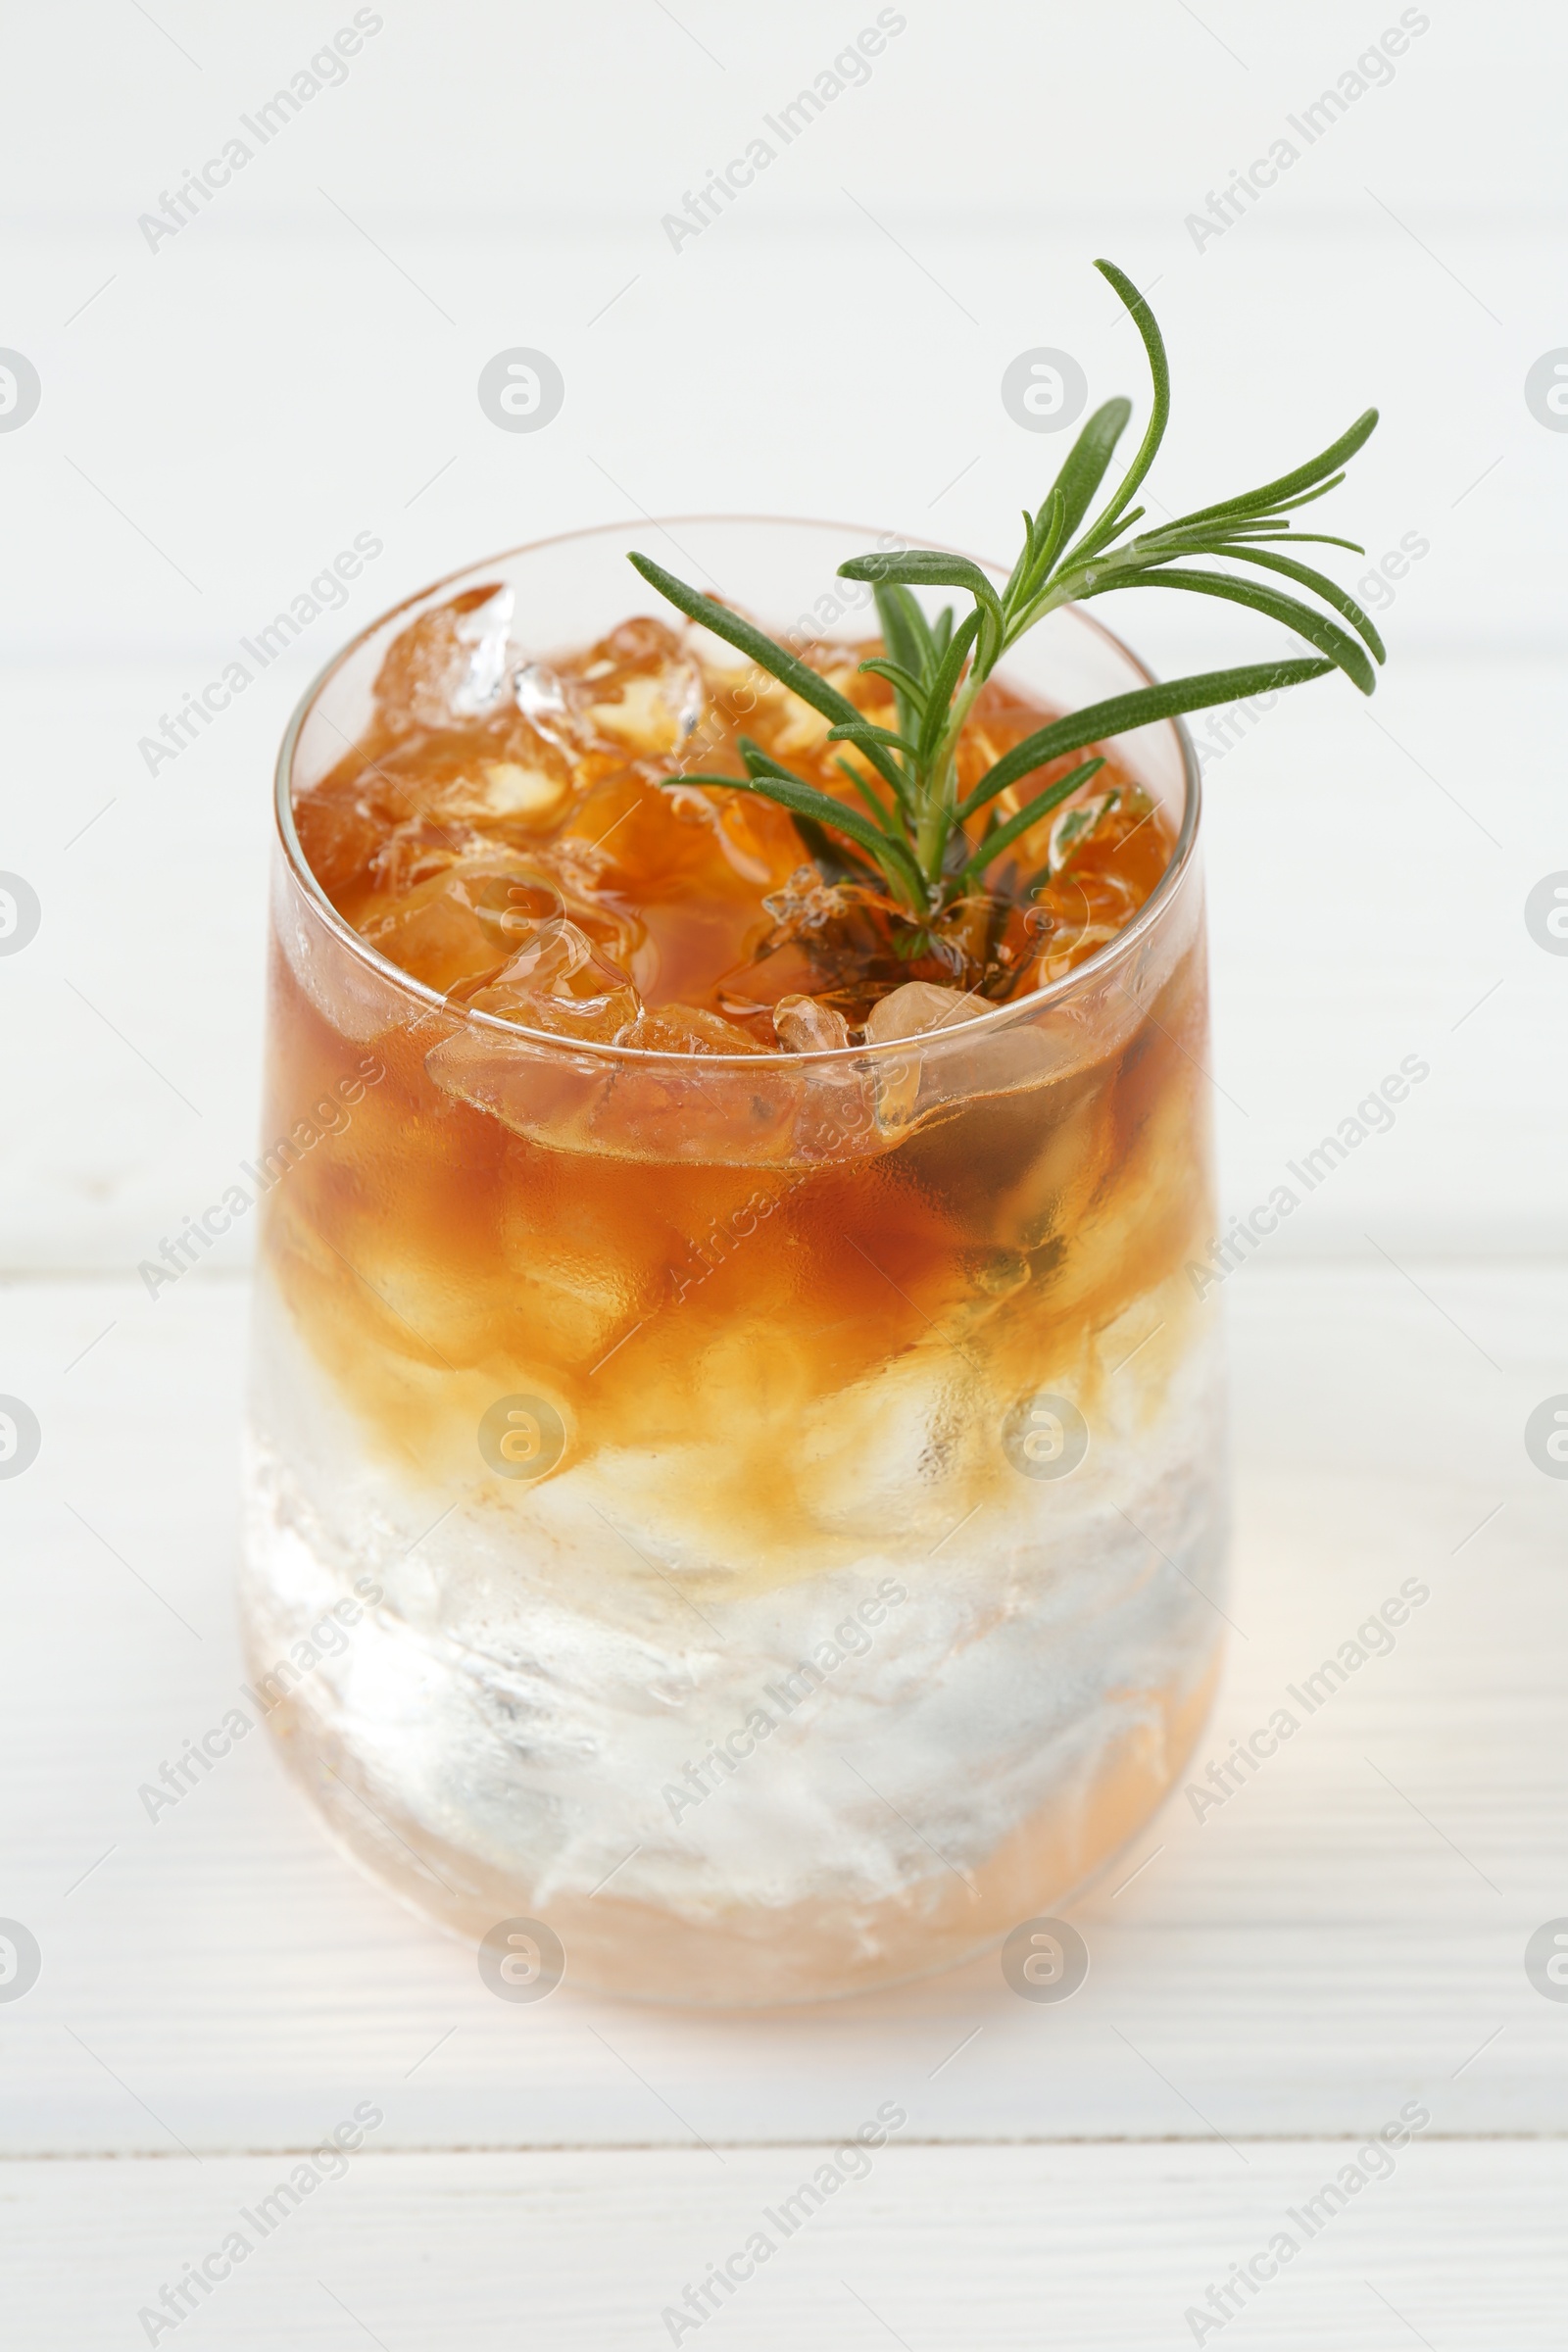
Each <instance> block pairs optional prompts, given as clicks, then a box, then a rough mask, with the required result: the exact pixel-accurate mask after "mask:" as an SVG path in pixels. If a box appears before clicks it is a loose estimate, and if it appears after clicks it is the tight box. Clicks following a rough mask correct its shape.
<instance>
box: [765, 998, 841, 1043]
mask: <svg viewBox="0 0 1568 2352" xmlns="http://www.w3.org/2000/svg"><path fill="white" fill-rule="evenodd" d="M773 1027H774V1030H775V1031H776V1033H777V1036H778V1042H779V1044H780V1045H781V1046H782V1047H783V1048H784V1051H785V1053H786V1054H831V1053H834V1052H835V1051H837V1050H838V1049H839V1048H840V1047H843V1046H847V1045H848V1044H849V1042H850V1024H849V1022H848V1021H847V1020H846V1019H845V1018H844V1015H843V1013H842V1012H838V1011H836V1010H835V1009H834V1007H833V1006H832V1005H823V1004H821V1003H819V1002H818V1000H817V999H816V998H815V997H780V999H779V1001H778V1003H777V1004H776V1005H774V1007H773Z"/></svg>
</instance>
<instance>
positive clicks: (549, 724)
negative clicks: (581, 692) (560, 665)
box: [512, 662, 573, 750]
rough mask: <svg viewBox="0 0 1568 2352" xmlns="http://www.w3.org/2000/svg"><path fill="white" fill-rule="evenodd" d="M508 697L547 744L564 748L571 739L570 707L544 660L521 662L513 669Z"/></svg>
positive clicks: (564, 692) (563, 691)
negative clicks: (510, 690) (510, 696)
mask: <svg viewBox="0 0 1568 2352" xmlns="http://www.w3.org/2000/svg"><path fill="white" fill-rule="evenodd" d="M512 697H513V700H514V702H515V704H516V706H517V709H518V710H519V711H521V712H522V715H523V717H524V718H525V719H526V720H527V721H528V724H529V725H530V726H531V727H534V728H537V730H538V732H539V733H540V734H541V735H543V736H544V737H545V738H546V740H547V741H548V742H550V743H554V744H557V745H559V746H560V747H561V749H562V750H566V749H567V748H568V747H569V745H570V743H571V740H572V734H573V729H572V724H571V711H570V707H569V705H568V704H567V701H566V691H565V688H564V686H563V685H562V683H561V680H560V678H559V677H557V675H556V673H555V671H554V670H553V669H552V668H551V667H550V666H549V664H548V663H547V662H523V663H522V664H521V666H520V667H519V668H518V669H517V670H515V672H514V675H513V680H512Z"/></svg>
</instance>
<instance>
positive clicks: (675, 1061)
mask: <svg viewBox="0 0 1568 2352" xmlns="http://www.w3.org/2000/svg"><path fill="white" fill-rule="evenodd" d="M691 523H751V524H766V525H768V526H769V527H772V528H785V529H790V530H831V531H843V532H845V533H854V534H857V535H863V536H866V537H872V538H874V537H875V536H877V533H876V529H875V526H874V525H871V524H867V523H852V522H829V521H826V520H824V519H821V518H819V517H817V516H814V515H743V514H732V515H713V514H709V515H649V516H647V517H645V527H646V528H648V529H650V530H661V529H662V528H663V527H664V526H665V525H666V524H691ZM634 527H635V526H634V525H632V524H630V523H626V522H597V523H589V524H586V525H584V526H582V527H581V528H579V529H576V530H570V531H552V532H551V533H550V534H549V536H548V537H546V538H543V539H528V540H523V541H522V542H520V543H519V544H518V545H516V546H515V547H507V548H502V549H501V550H499V552H498V553H496V554H495V555H491V556H481V557H480V558H479V559H478V560H477V561H476V562H474V563H471V564H460V565H459V566H458V567H457V569H456V570H453V571H448V572H443V573H442V574H441V576H440V577H439V578H438V579H434V580H431V581H430V582H429V583H428V584H427V585H426V586H425V587H423V588H417V589H415V590H414V591H413V592H412V593H411V594H410V595H408V596H405V597H402V598H400V599H399V601H398V602H397V603H396V604H393V605H388V606H386V607H385V608H384V609H383V610H382V611H381V612H379V613H376V614H374V615H373V617H372V618H371V619H369V620H368V621H367V622H366V624H365V626H364V627H363V628H362V629H359V630H357V631H356V632H355V634H354V635H353V636H352V637H351V638H350V639H349V640H348V641H347V643H346V644H344V645H342V646H340V647H339V648H338V650H337V652H336V653H335V654H333V655H332V656H331V658H330V660H328V661H327V662H323V664H322V665H321V667H320V668H319V670H318V671H317V672H316V674H315V676H314V677H313V678H311V680H310V681H309V683H308V684H307V685H306V687H305V689H304V691H303V692H302V694H301V696H300V699H299V701H298V702H297V703H296V704H295V706H294V709H293V711H291V712H290V714H289V719H288V724H287V725H286V726H285V728H284V730H283V738H282V741H281V743H280V744H279V746H278V753H277V766H276V770H275V780H274V789H273V801H272V814H273V820H274V822H275V824H276V827H277V835H278V841H279V844H280V846H281V848H282V851H283V856H284V858H285V860H286V863H287V865H288V868H289V871H290V873H291V874H292V876H293V878H294V880H295V881H296V882H297V883H298V884H299V885H300V887H301V888H302V889H303V891H304V893H305V896H306V898H307V899H308V900H309V901H311V902H312V904H313V905H314V907H315V909H316V912H317V914H318V915H319V918H320V920H321V921H322V922H323V923H324V924H325V925H326V928H327V929H328V930H329V931H330V932H332V933H333V935H334V936H335V937H336V939H337V940H338V942H339V943H340V945H342V946H343V947H346V948H347V949H348V950H349V952H350V954H351V955H352V956H354V957H355V958H356V959H357V960H358V961H359V962H360V963H362V964H364V965H365V966H367V967H368V970H369V971H370V972H371V973H372V974H373V975H374V977H375V978H377V979H378V980H380V981H382V982H383V983H385V984H386V985H388V986H390V987H392V988H393V989H395V990H396V991H397V992H398V993H399V994H400V995H403V996H406V997H409V998H412V999H413V1000H414V1001H415V1002H416V1004H417V1005H418V1006H419V1008H420V1009H419V1017H420V1018H423V1017H425V1016H426V1015H428V1014H429V1013H431V1012H444V1013H446V1014H447V1015H448V1016H449V1017H450V1018H451V1019H453V1020H454V1021H457V1022H459V1023H460V1024H462V1025H463V1026H465V1027H469V1028H473V1029H476V1030H478V1031H480V1032H481V1033H483V1034H488V1035H491V1036H494V1037H495V1038H496V1039H498V1040H500V1041H505V1040H508V1039H510V1040H512V1041H513V1042H518V1041H521V1042H524V1043H526V1044H527V1045H528V1046H530V1047H540V1046H543V1047H546V1048H548V1049H549V1050H550V1051H551V1052H552V1053H554V1054H568V1055H570V1056H572V1057H574V1058H582V1057H590V1058H592V1059H593V1060H599V1061H604V1062H607V1063H610V1064H614V1063H616V1062H624V1063H628V1064H630V1065H632V1066H634V1067H636V1068H643V1069H646V1068H649V1067H651V1066H654V1065H657V1064H665V1065H667V1066H668V1067H669V1068H670V1069H671V1070H672V1071H673V1070H675V1069H685V1070H687V1071H688V1072H689V1071H690V1069H691V1065H692V1063H693V1062H694V1061H696V1062H699V1063H700V1064H701V1065H702V1067H703V1068H704V1069H715V1068H716V1069H730V1070H745V1069H750V1070H754V1071H755V1070H757V1069H758V1066H759V1064H760V1063H762V1062H767V1063H769V1064H785V1065H790V1066H794V1067H802V1066H805V1065H808V1064H814V1065H823V1064H827V1065H831V1064H833V1063H835V1062H839V1063H850V1062H861V1063H863V1062H864V1061H865V1060H866V1059H867V1057H868V1056H869V1057H873V1058H876V1057H885V1056H907V1054H910V1053H911V1052H913V1051H919V1050H923V1049H925V1048H927V1047H929V1046H932V1045H935V1044H937V1043H939V1042H940V1043H941V1044H942V1045H944V1046H946V1045H947V1044H949V1042H950V1041H953V1042H956V1041H958V1040H975V1041H978V1040H979V1039H980V1038H982V1037H987V1036H990V1035H991V1034H992V1033H993V1032H995V1031H997V1030H999V1029H1003V1028H1005V1026H1006V1024H1007V1022H1008V1021H1009V1020H1012V1021H1016V1020H1018V1019H1019V1018H1020V1017H1022V1016H1023V1015H1024V1014H1025V1013H1026V1012H1029V1011H1036V1010H1044V1009H1047V1008H1049V1007H1051V1006H1053V1005H1059V1004H1061V1003H1063V1002H1065V1001H1066V999H1068V998H1069V997H1070V996H1071V995H1072V994H1073V993H1074V991H1075V990H1078V989H1081V988H1082V987H1083V986H1084V985H1085V984H1086V982H1087V983H1093V982H1094V981H1096V980H1098V979H1100V978H1102V977H1103V975H1104V974H1105V973H1106V972H1107V971H1108V970H1109V969H1110V967H1111V966H1112V965H1113V964H1115V963H1117V962H1121V961H1125V960H1126V958H1127V957H1128V956H1129V955H1131V954H1132V953H1133V952H1134V951H1135V950H1136V949H1137V948H1138V947H1139V946H1140V945H1141V944H1142V943H1143V941H1144V940H1145V939H1147V938H1148V936H1149V935H1150V933H1151V932H1152V931H1153V930H1154V929H1155V928H1156V927H1157V925H1158V924H1159V922H1160V920H1161V918H1162V917H1163V915H1164V913H1165V911H1166V909H1167V908H1168V907H1170V905H1171V904H1172V902H1173V901H1174V899H1175V896H1176V893H1177V891H1178V889H1179V888H1180V886H1181V884H1182V882H1183V880H1184V879H1185V877H1186V874H1187V871H1188V869H1189V867H1190V866H1191V864H1192V862H1193V858H1194V855H1195V853H1196V849H1197V844H1198V831H1199V821H1200V817H1201V809H1202V782H1201V771H1200V768H1199V764H1198V757H1197V754H1196V752H1195V751H1194V748H1193V741H1192V737H1191V735H1190V734H1189V733H1188V730H1187V726H1186V723H1185V721H1184V720H1183V719H1182V718H1181V717H1179V716H1177V717H1172V718H1164V719H1160V720H1158V721H1157V722H1156V724H1157V726H1159V727H1168V728H1170V730H1171V731H1172V733H1173V734H1174V736H1175V738H1176V745H1177V750H1178V752H1179V754H1180V757H1181V765H1182V784H1183V800H1182V818H1181V824H1180V826H1179V828H1178V830H1177V835H1176V843H1175V847H1174V848H1173V849H1172V851H1171V854H1170V857H1169V858H1168V860H1167V861H1166V865H1165V870H1164V872H1163V873H1162V874H1161V875H1160V877H1159V880H1158V881H1157V882H1156V883H1155V885H1154V887H1153V889H1152V891H1151V892H1150V894H1149V896H1148V898H1147V899H1146V900H1145V901H1144V903H1143V905H1142V906H1141V907H1139V909H1138V911H1137V913H1136V914H1135V915H1134V916H1133V918H1132V920H1131V921H1130V922H1128V923H1126V924H1124V925H1123V926H1122V928H1121V930H1119V931H1118V932H1117V933H1116V936H1115V937H1114V939H1107V940H1106V941H1105V942H1104V943H1103V945H1102V946H1101V947H1098V948H1096V949H1095V951H1094V953H1093V954H1092V955H1090V956H1085V957H1084V960H1083V962H1082V963H1077V964H1074V965H1073V967H1072V969H1071V970H1070V971H1067V972H1063V973H1062V974H1061V976H1060V978H1059V979H1056V980H1052V981H1049V982H1048V983H1047V985H1046V986H1045V987H1044V988H1036V989H1031V990H1030V992H1029V994H1028V995H1027V996H1022V997H1014V998H1010V999H1009V1000H1008V1001H1007V1002H1006V1003H1005V1004H1002V1005H987V1006H986V1007H985V1008H984V1010H982V1011H980V1012H974V1013H969V1014H967V1015H966V1016H965V1017H964V1018H963V1019H962V1020H961V1021H952V1022H948V1023H946V1024H945V1025H944V1026H943V1027H942V1028H940V1029H930V1030H922V1031H920V1032H919V1033H918V1034H917V1035H915V1036H913V1037H903V1038H883V1039H878V1040H870V1039H868V1040H867V1041H866V1043H865V1044H863V1045H859V1046H833V1047H829V1048H826V1049H824V1050H818V1051H812V1052H810V1053H805V1054H794V1053H790V1052H789V1051H788V1050H787V1049H786V1048H784V1047H782V1046H780V1047H778V1048H776V1049H772V1050H769V1049H765V1048H764V1049H763V1050H761V1051H760V1052H755V1053H751V1054H683V1053H678V1052H675V1051H672V1050H670V1049H666V1048H659V1049H654V1048H650V1047H646V1046H616V1045H609V1044H600V1043H598V1042H597V1041H594V1040H589V1039H578V1038H570V1037H562V1036H561V1035H560V1034H559V1033H558V1032H556V1031H555V1030H550V1029H528V1028H525V1027H524V1026H523V1025H522V1023H521V1022H519V1021H513V1020H506V1019H503V1018H502V1016H501V1015H500V1014H499V1013H493V1012H482V1011H480V1010H479V1009H478V1008H477V1007H475V1006H472V1005H454V1004H453V1003H452V1002H451V1000H450V999H449V998H448V997H446V996H445V995H443V994H442V992H441V991H440V990H439V989H435V988H431V987H429V986H428V985H427V984H426V983H425V982H424V981H422V980H417V979H416V978H415V977H414V975H413V973H412V972H406V971H405V970H404V969H403V967H402V965H401V964H397V963H394V962H393V961H392V960H391V958H390V956H383V955H382V954H381V953H380V951H379V950H378V949H376V948H374V947H372V946H371V944H370V942H369V941H368V939H367V938H365V936H364V934H363V933H362V932H359V931H356V930H355V928H354V926H353V924H352V923H350V922H347V921H345V919H344V917H343V916H342V915H341V914H339V912H338V910H337V908H336V907H334V906H333V904H332V902H331V900H330V899H329V898H328V897H327V895H326V892H325V890H324V889H323V888H322V886H321V883H320V881H319V877H318V876H317V874H316V872H315V871H314V869H313V868H312V866H311V864H310V861H309V859H308V858H306V856H305V852H304V850H303V848H302V847H301V844H300V838H299V831H298V828H297V827H296V825H295V822H294V795H293V785H292V769H293V765H294V758H295V754H296V752H297V750H298V746H299V739H300V734H301V731H302V729H303V728H304V725H305V722H306V720H307V718H308V717H309V716H310V713H311V711H312V710H313V708H314V706H315V704H316V701H317V698H318V697H319V695H320V693H321V692H322V690H323V689H324V688H325V686H326V685H327V683H328V682H329V680H330V679H332V678H333V677H334V676H335V675H336V674H337V672H338V671H339V670H340V669H341V668H342V667H343V665H344V663H345V662H348V661H350V660H351V659H352V657H353V656H354V655H355V654H356V653H357V652H358V651H359V649H360V647H361V646H362V645H364V644H365V642H366V640H367V639H368V638H369V637H372V636H374V634H375V632H376V631H377V630H378V629H381V628H384V627H385V626H386V624H387V622H388V621H389V620H393V619H395V618H396V617H397V615H398V614H399V613H406V612H408V611H409V610H411V608H412V607H414V606H416V605H422V604H424V603H425V602H426V601H427V599H429V598H430V597H433V596H434V595H436V594H437V592H438V591H439V590H440V589H442V588H448V587H452V586H453V585H454V584H455V583H456V582H458V581H460V580H467V579H471V578H472V576H473V575H474V573H476V572H482V571H484V570H486V569H487V568H488V567H489V566H490V565H491V564H507V563H511V562H513V561H515V559H516V558H517V557H519V556H533V555H539V554H541V553H543V551H544V550H545V549H547V548H551V547H562V546H564V545H566V544H567V543H568V542H575V541H578V540H583V539H596V538H609V537H611V536H612V535H616V534H619V535H623V534H624V533H625V532H626V531H628V530H630V529H632V528H634ZM932 544H937V545H941V544H942V543H941V542H933V543H932ZM943 552H944V553H946V554H949V555H963V556H966V557H967V560H968V561H969V562H971V563H975V564H979V565H980V566H981V568H982V570H984V571H987V572H989V573H991V574H992V576H993V577H994V578H996V579H999V580H1005V578H1006V576H1007V567H1006V566H1005V564H997V563H994V562H993V561H992V560H991V559H990V558H989V557H986V556H968V551H967V550H966V549H963V548H952V547H944V550H943ZM1056 610H1057V611H1058V612H1060V613H1068V614H1070V615H1071V617H1072V619H1073V621H1074V623H1075V624H1076V625H1077V626H1078V627H1079V628H1084V629H1090V630H1092V631H1093V632H1094V634H1095V635H1096V636H1098V637H1099V638H1101V639H1102V640H1103V642H1104V643H1105V644H1106V645H1108V646H1110V647H1111V648H1112V649H1113V651H1114V652H1116V653H1117V654H1119V655H1120V656H1121V658H1122V660H1123V661H1125V662H1127V663H1128V664H1129V665H1130V667H1131V668H1132V669H1133V670H1134V671H1135V672H1136V674H1137V676H1138V677H1139V678H1140V679H1141V680H1142V681H1143V683H1144V684H1145V685H1147V686H1154V685H1157V684H1158V683H1159V681H1158V679H1157V678H1156V677H1155V676H1154V673H1153V671H1152V669H1151V668H1150V667H1149V665H1148V663H1147V662H1144V661H1143V660H1142V658H1141V657H1140V656H1139V655H1137V654H1135V653H1134V651H1133V649H1132V647H1131V646H1130V645H1128V644H1126V643H1125V642H1124V641H1123V639H1121V638H1120V637H1118V636H1117V635H1116V633H1115V631H1114V630H1113V629H1107V628H1106V627H1105V625H1104V623H1103V621H1101V620H1097V619H1095V618H1094V617H1093V615H1092V614H1090V613H1086V612H1085V611H1084V609H1083V607H1082V606H1081V605H1078V604H1068V605H1059V606H1057V608H1056ZM1140 731H1141V730H1140Z"/></svg>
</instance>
